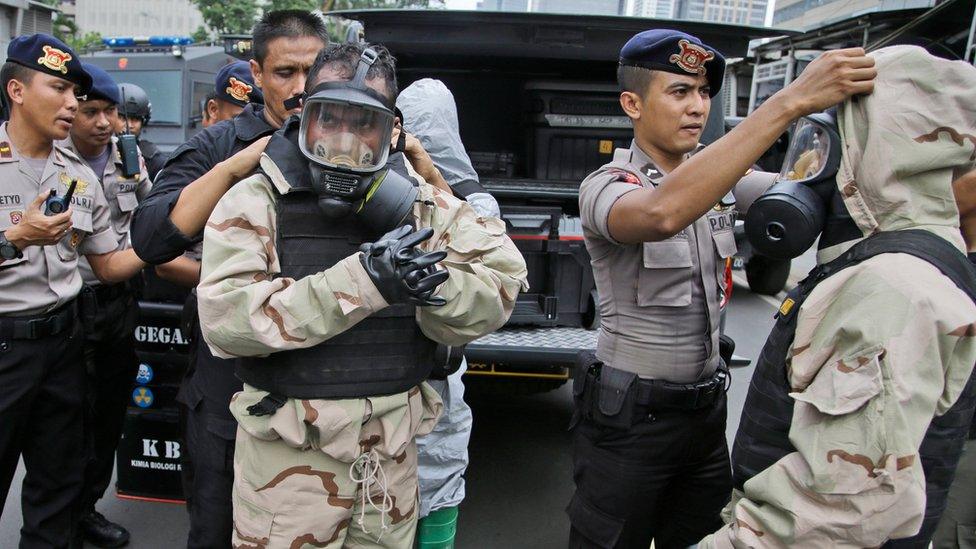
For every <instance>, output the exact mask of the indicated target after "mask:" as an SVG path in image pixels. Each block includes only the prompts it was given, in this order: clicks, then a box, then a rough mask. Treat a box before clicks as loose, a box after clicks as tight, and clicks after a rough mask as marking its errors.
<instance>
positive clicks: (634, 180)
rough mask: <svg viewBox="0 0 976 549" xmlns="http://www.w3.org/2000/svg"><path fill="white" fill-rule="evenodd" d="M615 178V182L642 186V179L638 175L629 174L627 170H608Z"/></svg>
mask: <svg viewBox="0 0 976 549" xmlns="http://www.w3.org/2000/svg"><path fill="white" fill-rule="evenodd" d="M608 171H609V172H610V173H611V174H613V176H614V181H622V182H624V183H630V184H632V185H640V184H641V181H640V178H639V177H637V176H636V175H634V174H632V173H630V172H628V171H627V170H621V169H618V168H611V169H610V170H608Z"/></svg>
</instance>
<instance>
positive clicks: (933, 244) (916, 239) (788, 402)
mask: <svg viewBox="0 0 976 549" xmlns="http://www.w3.org/2000/svg"><path fill="white" fill-rule="evenodd" d="M881 253H907V254H910V255H913V256H916V257H918V258H920V259H924V260H925V261H928V262H929V263H931V264H932V265H934V266H935V267H937V268H938V269H939V270H940V271H941V272H942V273H943V274H944V275H946V276H947V277H948V278H949V279H951V280H952V281H953V282H954V283H955V284H956V286H958V287H959V288H960V289H961V290H963V291H964V292H966V293H967V294H968V295H969V297H970V298H971V299H973V301H974V302H976V274H974V271H973V269H972V266H971V265H970V263H969V262H968V260H967V259H966V258H965V256H963V255H962V254H961V253H959V252H958V250H956V249H955V248H954V247H952V246H951V245H950V244H949V243H948V242H946V241H945V240H943V239H941V238H939V237H938V236H935V235H934V234H932V233H929V232H926V231H921V230H904V231H892V232H883V233H880V234H878V235H876V236H872V237H870V238H867V239H865V240H863V241H862V242H859V243H858V244H856V245H854V246H853V247H852V248H851V249H850V250H848V251H847V252H846V253H845V254H844V255H842V256H841V257H839V258H838V259H836V260H834V261H832V262H830V263H827V264H825V265H820V266H817V267H816V268H814V269H813V270H812V271H811V272H810V274H809V275H808V276H807V278H805V279H804V280H803V281H801V282H800V283H799V285H798V286H797V287H796V288H794V289H792V290H791V291H790V292H789V294H788V298H789V299H792V300H793V301H794V302H795V303H794V304H793V306H792V307H791V308H790V309H789V310H788V312H786V314H783V313H782V312H780V313H778V314H777V315H776V324H775V325H774V326H773V330H772V332H771V333H770V335H769V338H768V339H767V340H766V345H765V346H764V347H763V350H762V352H761V353H760V356H759V361H758V363H757V364H756V371H755V373H754V374H753V376H752V381H751V382H750V385H749V393H748V396H747V397H746V402H745V406H744V407H743V411H742V418H741V420H740V423H739V430H738V432H737V433H736V436H735V443H734V445H733V447H732V480H733V484H734V486H735V487H736V488H738V489H739V490H742V489H743V485H744V484H745V483H746V481H748V480H749V479H751V478H752V477H754V476H755V475H757V474H758V473H760V472H761V471H763V470H765V469H767V468H769V467H770V466H772V465H773V464H774V463H776V462H777V461H779V460H780V459H781V458H783V457H786V456H787V455H788V454H791V453H793V452H795V451H796V449H795V448H794V447H793V445H792V443H790V440H789V432H790V424H791V423H792V421H793V406H794V404H795V402H794V400H793V399H792V398H791V397H790V396H789V393H790V392H791V391H792V389H791V388H790V384H789V380H788V379H787V374H786V355H787V352H788V351H789V349H790V346H791V345H792V344H793V338H794V335H795V333H796V322H797V317H798V316H799V310H800V305H802V304H803V302H804V301H805V300H806V298H807V297H808V296H809V295H810V293H811V292H813V290H814V288H816V287H817V285H818V284H819V283H820V282H822V281H823V280H824V279H826V278H827V277H829V276H831V275H833V274H834V273H836V272H838V271H840V270H842V269H844V268H846V267H850V266H852V265H856V264H858V263H860V262H862V261H864V260H866V259H868V258H870V257H873V256H875V255H878V254H881ZM974 373H976V371H974ZM974 409H976V375H970V378H969V382H968V383H967V384H966V387H965V389H963V392H962V394H961V395H960V396H959V400H957V401H956V403H955V404H954V405H953V406H952V408H950V409H949V410H948V411H947V412H946V413H945V414H943V415H942V416H938V417H935V418H933V420H932V423H931V424H930V425H929V428H928V430H927V431H926V433H925V437H924V439H923V440H922V444H921V447H920V449H919V455H920V456H921V460H922V470H923V471H924V472H925V482H926V486H925V495H926V506H925V519H924V522H923V523H922V528H921V530H920V531H919V533H918V534H917V535H915V536H913V537H911V538H906V539H902V540H894V541H889V542H888V543H887V544H886V545H885V546H886V547H925V546H927V545H928V542H929V540H930V539H931V537H932V535H933V533H934V532H935V528H936V526H937V525H938V522H939V518H940V517H941V516H942V512H943V511H944V510H945V506H946V497H947V496H948V491H949V486H950V485H951V484H952V479H953V476H954V475H955V470H956V464H957V463H958V462H959V457H960V455H961V454H962V448H963V444H964V443H965V439H966V436H967V434H968V431H969V427H970V422H971V421H972V420H973V412H974Z"/></svg>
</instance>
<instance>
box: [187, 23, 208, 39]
mask: <svg viewBox="0 0 976 549" xmlns="http://www.w3.org/2000/svg"><path fill="white" fill-rule="evenodd" d="M190 38H192V39H193V41H194V42H195V43H197V44H201V43H203V42H209V41H210V33H209V32H208V31H207V27H204V26H203V25H200V26H199V27H197V30H195V31H193V34H191V35H190Z"/></svg>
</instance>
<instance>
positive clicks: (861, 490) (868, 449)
mask: <svg viewBox="0 0 976 549" xmlns="http://www.w3.org/2000/svg"><path fill="white" fill-rule="evenodd" d="M870 57H872V58H873V59H874V60H875V61H876V67H877V71H878V77H877V80H876V85H875V91H874V93H873V94H872V95H870V96H867V97H860V98H857V100H853V99H849V100H846V101H844V102H843V103H841V104H840V105H839V106H838V107H837V108H836V109H835V110H831V111H828V112H826V113H821V114H814V115H810V116H807V117H805V118H803V119H801V120H800V121H799V122H798V123H797V126H796V128H795V130H794V133H793V137H792V141H791V146H790V150H789V152H788V154H787V158H786V163H785V165H784V166H783V170H782V172H781V174H780V177H779V182H777V183H776V184H775V185H774V186H773V187H772V188H770V189H769V191H767V192H766V193H765V194H764V195H763V196H762V197H760V198H759V199H758V200H757V201H756V202H755V203H754V204H753V206H752V209H751V210H750V211H749V213H748V215H747V217H746V231H747V235H748V236H749V239H750V241H751V242H752V243H753V245H754V246H756V249H757V250H759V251H760V252H762V253H764V254H770V255H772V256H773V257H781V258H788V257H795V256H796V255H799V254H800V253H802V252H803V251H804V250H806V249H807V248H808V247H809V246H810V245H812V244H813V243H814V241H815V240H816V239H817V238H819V244H818V252H817V266H816V267H815V268H814V269H813V270H812V271H811V272H810V274H809V275H808V276H807V278H806V279H804V280H803V281H801V282H800V283H799V285H798V286H797V287H796V288H794V289H792V290H790V292H789V293H788V297H787V298H786V299H785V300H784V301H783V303H782V305H781V306H780V309H779V313H778V314H777V320H776V324H775V325H774V327H773V331H772V333H771V334H770V336H769V339H767V341H766V345H765V347H764V348H763V351H762V354H761V355H760V357H759V361H758V364H757V366H756V371H755V373H754V375H753V378H752V382H751V386H750V388H749V395H748V397H747V400H746V403H745V408H744V410H743V413H742V419H741V422H740V424H739V431H738V433H737V435H736V439H735V445H734V447H733V451H732V463H733V482H734V486H735V491H734V494H733V497H732V502H731V503H730V504H729V505H728V506H727V507H726V509H725V511H724V513H723V518H724V522H725V526H723V527H722V528H721V529H719V530H718V532H716V533H715V534H713V535H710V536H708V537H707V538H705V539H704V540H703V541H702V543H701V544H700V546H701V547H783V546H788V547H828V546H829V547H878V546H881V545H882V544H884V545H885V546H886V547H927V546H928V543H929V540H930V539H931V537H932V533H933V531H934V529H935V527H936V524H937V522H938V520H939V516H940V515H941V514H942V511H943V509H944V508H945V503H946V493H947V491H948V488H949V484H950V483H951V481H952V477H953V472H954V470H955V468H956V464H957V462H958V460H959V455H960V453H961V450H962V446H963V443H964V441H965V438H966V435H967V434H968V430H969V425H970V422H971V421H972V418H973V410H974V406H976V381H974V379H973V378H972V371H973V364H974V362H976V338H974V335H976V305H974V300H976V275H974V271H973V270H972V267H971V265H970V264H969V262H968V260H967V258H966V256H965V255H964V254H963V252H964V251H965V250H966V247H965V244H964V239H963V237H962V235H961V233H960V214H959V209H958V208H957V206H956V201H955V200H954V197H953V187H952V182H953V180H955V179H956V178H958V177H959V176H961V175H962V174H963V173H966V172H969V171H970V170H972V169H973V168H974V160H976V137H974V136H976V101H974V100H976V97H974V92H973V90H976V69H974V68H973V67H972V66H970V65H968V64H966V63H964V62H960V61H955V62H950V61H945V60H942V59H938V58H935V57H933V56H931V55H929V54H928V53H927V52H925V50H923V49H921V48H918V47H914V46H895V47H891V48H884V49H881V50H878V51H877V52H874V53H872V54H870ZM935 83H937V85H933V84H935ZM970 192H971V191H970ZM960 202H962V201H960ZM971 215H972V214H971V212H968V213H967V217H971ZM966 225H971V220H970V221H969V222H967V223H966ZM889 540H891V541H889Z"/></svg>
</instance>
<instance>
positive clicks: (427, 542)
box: [417, 507, 458, 549]
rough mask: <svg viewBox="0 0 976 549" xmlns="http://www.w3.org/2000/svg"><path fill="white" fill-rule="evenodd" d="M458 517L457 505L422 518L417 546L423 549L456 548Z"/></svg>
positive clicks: (418, 526)
mask: <svg viewBox="0 0 976 549" xmlns="http://www.w3.org/2000/svg"><path fill="white" fill-rule="evenodd" d="M457 517H458V508H457V507H446V508H444V509H438V510H437V511H434V512H433V513H431V514H429V515H427V516H426V517H424V518H422V519H420V523H419V524H418V525H417V547H419V548H421V549H454V534H455V533H456V532H457Z"/></svg>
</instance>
